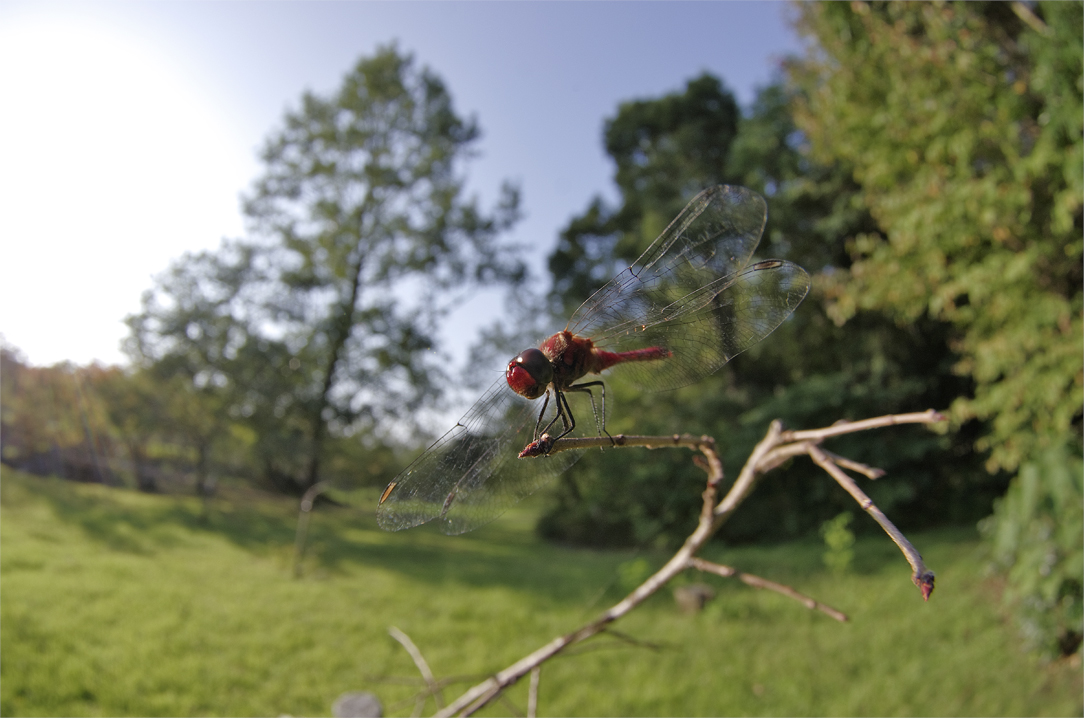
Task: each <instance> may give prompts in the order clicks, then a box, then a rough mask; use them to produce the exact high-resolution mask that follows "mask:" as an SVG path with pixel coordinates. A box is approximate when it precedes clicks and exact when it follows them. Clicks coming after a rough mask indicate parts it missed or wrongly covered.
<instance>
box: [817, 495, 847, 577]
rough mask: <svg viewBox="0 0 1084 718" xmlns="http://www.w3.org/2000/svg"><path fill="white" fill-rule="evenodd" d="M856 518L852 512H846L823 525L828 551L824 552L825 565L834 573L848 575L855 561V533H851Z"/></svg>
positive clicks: (822, 534)
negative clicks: (852, 523) (852, 522)
mask: <svg viewBox="0 0 1084 718" xmlns="http://www.w3.org/2000/svg"><path fill="white" fill-rule="evenodd" d="M853 520H854V516H852V515H851V512H850V511H844V512H843V513H841V514H840V515H839V516H836V517H835V518H834V519H830V520H828V521H825V522H824V524H822V525H821V536H822V537H823V538H824V545H825V546H827V547H828V550H827V551H825V552H824V565H825V566H827V567H828V568H829V569H831V571H832V573H837V574H839V573H847V572H848V571H849V570H850V569H851V563H852V562H853V561H854V532H853V531H851V529H850V526H851V521H853Z"/></svg>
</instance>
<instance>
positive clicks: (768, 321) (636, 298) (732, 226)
mask: <svg viewBox="0 0 1084 718" xmlns="http://www.w3.org/2000/svg"><path fill="white" fill-rule="evenodd" d="M766 218H767V206H766V205H765V202H764V199H763V198H762V197H761V196H760V195H758V194H756V193H755V192H752V191H751V190H748V189H745V188H744V187H731V186H718V187H713V188H711V189H708V190H705V191H704V192H701V193H700V194H698V195H697V196H696V197H694V198H693V200H692V201H691V202H689V204H688V206H686V207H685V209H684V210H682V211H681V214H679V215H678V216H677V218H676V219H675V220H674V221H673V222H671V223H670V226H669V227H667V228H666V230H665V231H664V232H663V233H662V235H660V236H659V238H658V239H656V240H655V241H654V242H653V243H652V245H651V246H650V247H648V248H647V251H645V252H644V253H643V254H642V255H641V256H640V258H639V259H638V260H636V262H635V263H634V264H633V265H632V266H631V267H629V268H628V269H626V270H624V271H623V272H621V273H620V274H618V275H617V276H616V277H614V278H613V279H612V280H611V281H610V282H609V283H608V284H606V286H604V287H602V288H601V289H599V290H598V291H597V292H595V293H594V294H593V295H592V296H591V298H590V299H588V300H587V301H586V302H584V303H583V304H582V305H581V306H580V308H579V309H577V310H576V312H575V314H573V315H572V318H571V319H570V320H569V322H568V325H567V326H566V327H565V329H564V330H563V331H560V332H557V333H556V334H554V335H553V336H551V337H549V338H548V339H546V340H545V341H544V342H542V343H541V345H540V346H539V347H538V348H537V349H527V350H525V351H524V352H522V353H521V354H520V355H519V356H517V357H515V358H514V359H513V360H512V361H510V362H509V363H508V368H507V370H506V372H505V376H504V378H502V379H498V380H497V382H496V383H495V384H494V385H493V386H491V387H490V388H489V390H488V391H487V392H486V393H485V394H484V395H483V396H482V398H481V399H479V400H478V401H477V402H476V403H475V405H474V406H472V407H471V408H470V410H469V411H468V412H467V414H466V416H464V417H463V418H462V419H460V420H459V422H458V423H457V424H456V425H455V426H454V427H452V429H451V430H450V431H448V433H446V434H445V435H444V436H442V437H440V438H439V439H437V441H436V442H435V443H434V444H433V445H432V446H430V447H429V449H428V450H426V451H425V453H423V454H422V455H421V456H419V457H418V458H417V459H416V460H415V461H414V462H413V463H412V464H410V466H408V467H407V468H406V469H404V470H403V472H402V473H401V474H399V475H398V476H397V477H395V479H393V480H392V482H391V483H390V484H388V486H387V488H386V489H384V493H383V494H382V495H381V497H380V505H379V507H378V508H377V522H378V523H379V524H380V527H381V528H383V529H386V530H388V531H398V530H400V529H405V528H410V527H412V526H417V525H419V524H423V523H426V522H428V521H433V520H439V521H440V522H441V524H442V526H441V528H442V529H443V531H444V532H445V533H447V534H459V533H464V532H467V531H470V530H472V529H475V528H478V527H479V526H481V525H483V524H486V523H489V522H490V521H492V520H493V519H495V518H496V517H497V516H499V515H500V514H501V513H503V512H504V510H505V509H506V508H508V507H509V506H511V505H512V504H514V503H516V502H517V501H519V500H521V499H523V498H524V497H526V496H528V495H529V494H532V493H534V492H535V491H536V490H537V489H538V488H539V487H541V486H542V485H543V484H544V483H546V482H547V481H549V480H550V479H552V478H553V477H554V476H556V475H557V474H559V473H561V472H562V471H564V470H565V469H567V468H568V467H569V466H571V465H572V464H573V463H574V462H575V461H576V460H577V459H578V458H579V457H580V455H581V454H582V453H583V451H584V450H583V449H580V450H569V451H560V452H556V453H554V454H551V455H548V456H541V457H538V458H517V454H519V453H520V450H521V449H524V448H525V447H528V446H529V445H530V446H531V447H533V448H534V449H535V451H534V452H527V451H525V452H524V454H527V453H539V452H538V451H537V447H538V446H539V445H540V443H541V445H542V446H544V447H548V446H550V445H551V444H550V442H551V441H553V440H555V439H556V438H560V437H561V436H564V435H566V434H569V433H571V432H572V431H574V429H575V427H576V421H575V419H574V418H573V416H572V409H571V406H570V405H569V402H568V397H567V396H566V395H567V394H570V393H587V394H588V395H589V396H590V399H591V407H592V412H593V414H594V416H595V425H594V426H592V427H591V429H592V430H594V431H597V432H598V434H599V435H601V433H602V431H604V426H603V422H604V420H605V414H606V409H605V403H606V402H605V392H604V387H603V385H602V382H601V381H589V382H583V383H576V382H578V381H579V380H580V379H582V378H584V377H585V376H587V375H589V374H599V373H601V372H602V371H605V370H606V369H609V368H610V367H614V366H621V367H622V369H621V371H622V372H623V373H626V374H628V375H630V376H631V378H632V379H633V380H634V381H635V382H636V383H637V384H639V385H640V386H642V387H644V388H645V389H648V390H653V391H662V390H666V389H675V388H677V387H680V386H685V385H687V384H692V383H693V382H695V381H698V380H699V379H701V378H703V377H704V376H706V375H708V374H711V373H712V372H714V371H716V370H717V369H719V367H721V366H723V365H724V364H726V363H727V362H728V361H730V360H731V359H733V358H734V357H735V356H736V355H737V354H739V353H741V352H743V351H745V350H746V349H748V348H749V347H751V346H753V345H754V344H756V343H757V342H759V341H760V340H761V339H763V338H764V337H766V336H768V335H769V334H771V333H772V331H773V330H774V329H775V328H776V327H778V326H779V325H780V324H782V323H783V321H784V320H785V319H786V318H787V317H788V316H790V315H791V313H792V312H793V311H794V310H795V308H796V307H797V306H798V305H799V304H800V303H801V301H802V299H804V298H805V295H806V293H807V292H808V291H809V275H808V274H806V272H805V270H803V269H802V268H801V267H799V266H797V265H795V264H791V263H790V262H785V261H783V260H779V259H770V260H765V261H760V262H756V263H754V264H749V261H750V259H751V257H752V255H753V251H754V250H755V249H756V247H757V244H758V243H759V242H760V235H761V233H762V232H763V231H764V222H765V220H766ZM596 388H597V389H599V390H600V394H601V398H602V414H601V416H602V418H601V419H600V418H599V413H598V411H596V410H595V408H596V407H595V399H594V394H593V393H592V390H593V389H596ZM543 396H544V397H545V400H544V401H543V404H542V409H541V411H540V412H536V411H535V405H534V404H532V403H531V400H533V399H538V398H540V397H543ZM558 422H560V430H559V432H558V433H557V436H556V437H553V436H550V435H549V433H548V432H550V430H551V429H554V427H555V426H556V425H557V423H558ZM540 439H541V442H540Z"/></svg>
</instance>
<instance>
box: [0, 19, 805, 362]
mask: <svg viewBox="0 0 1084 718" xmlns="http://www.w3.org/2000/svg"><path fill="white" fill-rule="evenodd" d="M791 12H792V9H791V8H790V6H789V5H785V4H782V3H774V2H751V3H750V2H689V3H686V2H665V3H663V2H460V1H457V0H446V1H444V2H420V1H419V2H327V3H325V2H273V3H272V2H216V3H209V2H208V3H203V2H199V3H196V2H168V1H163V2H154V3H134V2H95V1H93V0H89V1H83V2H78V3H58V2H14V1H12V0H0V98H2V99H0V107H2V108H3V111H2V112H0V337H2V338H3V341H4V342H5V344H6V345H7V346H9V347H10V346H14V347H16V348H17V349H19V350H20V351H21V353H22V354H23V356H24V357H25V358H26V359H27V360H28V361H29V362H30V363H32V364H35V365H49V364H53V363H56V362H60V361H64V360H69V361H72V362H75V363H78V364H86V363H89V362H92V361H98V362H102V363H125V362H126V358H125V356H124V355H123V353H122V352H121V341H122V339H123V338H124V337H125V336H126V335H127V328H126V326H125V325H124V323H123V320H124V317H125V316H127V315H129V314H133V313H136V312H138V311H139V309H140V297H141V294H142V293H143V292H144V291H146V290H147V289H149V288H150V287H151V286H152V285H153V277H154V276H155V275H158V274H160V273H162V272H164V271H165V270H166V269H167V268H168V266H169V264H170V262H171V261H173V260H176V259H177V258H179V257H181V256H182V255H183V254H184V253H185V252H194V251H200V250H207V249H214V248H215V247H217V246H218V245H219V243H220V242H221V240H222V239H223V238H237V237H241V236H244V233H245V224H244V220H243V217H242V214H241V211H240V197H241V195H242V193H244V192H245V191H246V190H247V189H248V188H249V186H250V185H251V183H252V181H253V180H254V179H255V178H256V177H257V176H258V175H259V172H260V164H259V161H258V150H259V148H260V146H261V144H262V143H263V141H264V139H265V138H266V137H267V136H268V135H269V134H270V133H271V132H272V131H273V130H275V129H276V128H277V127H279V126H280V124H281V120H282V117H283V114H284V112H285V111H286V110H287V109H289V108H293V107H296V106H297V104H298V101H299V99H300V97H301V94H302V93H303V92H304V91H306V90H309V91H313V92H316V93H318V94H325V95H326V94H330V93H331V92H332V91H334V90H335V89H336V88H337V86H338V84H339V82H340V81H341V79H342V77H343V75H345V74H346V73H347V72H348V71H349V70H350V69H351V68H352V67H353V65H354V64H355V63H356V62H357V61H358V59H359V58H360V57H362V56H366V55H371V54H372V53H373V52H374V50H375V49H376V48H377V47H379V46H381V45H386V44H388V43H390V42H397V43H398V46H399V49H400V50H401V51H406V52H410V53H412V54H413V55H414V56H415V58H416V60H417V62H418V63H419V64H422V65H427V66H428V67H430V68H431V69H432V70H433V71H435V72H436V73H437V74H438V75H440V76H441V77H442V78H443V79H444V81H445V83H446V85H447V87H448V88H449V90H450V92H451V94H452V97H453V99H454V101H455V106H456V109H457V111H458V112H459V113H460V114H461V115H463V116H473V117H475V118H477V120H478V122H479V124H480V126H481V128H482V131H483V134H482V139H481V141H480V142H479V143H478V145H477V149H478V150H479V153H480V154H479V157H478V158H477V159H476V160H474V161H473V162H471V163H470V164H469V165H468V166H467V168H466V170H467V175H468V180H469V181H468V190H469V191H470V192H471V193H474V194H477V195H478V196H479V197H480V198H481V200H482V202H483V206H489V205H492V203H493V201H495V199H496V198H497V195H498V192H497V190H498V188H499V186H500V184H501V182H502V180H504V179H510V180H513V181H515V182H517V183H518V184H519V186H520V187H521V189H522V192H523V197H522V199H523V205H522V207H523V210H524V212H525V219H524V220H523V221H521V222H520V223H519V224H517V225H516V227H515V229H514V230H513V232H512V233H511V236H510V239H512V240H513V241H517V242H519V243H523V244H525V245H527V246H528V247H529V248H530V249H529V250H528V251H529V253H530V255H531V256H529V257H527V259H528V260H529V261H530V263H531V264H532V266H533V267H534V269H535V271H536V272H537V273H539V274H541V273H542V272H543V266H544V265H543V262H544V258H545V256H546V255H547V254H548V253H549V251H550V250H551V249H552V248H553V246H554V244H555V242H556V239H557V235H558V232H559V231H560V229H561V228H562V227H563V226H564V225H565V224H567V222H568V220H569V219H570V218H571V217H572V216H574V215H576V214H578V213H580V212H582V211H583V210H584V209H585V208H586V206H587V205H588V203H589V201H590V200H591V198H592V197H594V196H595V195H598V194H601V195H603V196H605V197H609V198H611V199H613V198H615V197H616V195H615V191H614V189H613V183H612V175H613V170H614V167H613V165H612V163H611V162H610V161H609V159H608V158H607V157H606V155H605V153H604V151H603V148H602V130H603V123H604V122H605V120H606V118H608V117H611V116H613V114H614V113H615V111H616V109H617V106H618V104H619V103H621V102H623V101H628V100H632V99H649V98H654V97H659V96H661V95H663V94H666V93H670V92H675V91H681V90H682V89H683V88H684V85H685V82H686V81H687V80H689V79H691V78H693V77H695V76H697V75H699V74H700V73H701V72H704V71H708V72H711V73H713V74H715V75H716V76H718V77H720V78H722V79H723V81H724V83H725V84H726V85H727V87H729V88H730V89H731V90H732V91H733V92H734V94H735V96H736V97H737V99H738V101H739V103H741V104H742V105H743V106H747V105H748V104H749V103H750V102H751V100H752V99H753V97H754V95H755V91H756V88H757V87H758V86H763V85H765V84H767V83H769V82H770V81H771V80H772V79H773V78H774V77H775V76H776V74H777V72H778V68H779V63H780V60H781V59H782V58H783V57H785V56H786V55H788V54H797V53H799V52H800V51H801V49H802V44H801V41H800V40H799V38H798V36H797V35H796V33H795V32H794V31H793V30H792V29H791V27H790V25H789V22H788V18H789V16H790V13H791ZM498 311H499V302H494V301H492V298H486V297H484V296H479V297H477V298H476V299H475V300H474V301H471V302H468V303H467V304H466V305H465V306H464V307H462V308H461V309H460V311H459V312H458V313H457V314H456V316H454V317H452V318H451V319H450V320H449V330H448V331H449V335H450V336H451V337H454V336H455V335H462V334H463V333H468V334H471V340H473V332H474V331H475V330H476V328H477V327H479V326H481V325H483V324H487V323H489V321H490V320H491V319H492V318H493V317H494V316H495V313H496V312H498ZM450 341H451V342H452V343H455V340H454V338H451V339H450ZM468 343H469V342H460V343H459V344H460V345H461V346H465V345H466V344H468Z"/></svg>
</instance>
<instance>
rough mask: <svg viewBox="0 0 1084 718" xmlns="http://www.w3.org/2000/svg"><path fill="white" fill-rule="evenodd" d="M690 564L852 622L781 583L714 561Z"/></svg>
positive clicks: (828, 607) (695, 560) (698, 559)
mask: <svg viewBox="0 0 1084 718" xmlns="http://www.w3.org/2000/svg"><path fill="white" fill-rule="evenodd" d="M689 564H690V565H691V567H692V568H695V569H697V570H699V571H704V572H706V573H713V574H715V575H716V576H722V577H723V578H737V579H738V580H739V581H741V582H742V583H744V584H745V585H747V586H752V587H753V588H763V589H767V590H769V591H775V592H776V593H779V594H782V595H784V596H786V597H787V598H793V599H794V600H795V601H798V602H799V603H801V604H803V605H804V606H805V607H806V608H809V609H812V610H815V611H820V612H821V613H824V614H827V615H829V616H831V617H832V618H834V619H836V620H837V621H839V622H840V623H845V622H846V621H848V620H850V619H848V618H847V614H845V613H843V612H842V611H837V610H836V609H834V608H832V607H831V606H828V605H825V604H823V603H821V602H820V601H817V600H815V599H812V598H810V597H809V596H806V595H805V594H804V593H800V592H798V591H795V590H794V589H793V588H791V587H790V586H785V585H783V584H781V583H776V582H775V581H769V580H768V579H766V578H761V577H760V576H754V575H753V574H751V573H745V572H743V571H739V570H737V569H736V568H733V567H731V566H724V565H722V564H718V563H714V562H712V561H705V560H704V559H702V558H694V559H692V560H691V561H690V562H689Z"/></svg>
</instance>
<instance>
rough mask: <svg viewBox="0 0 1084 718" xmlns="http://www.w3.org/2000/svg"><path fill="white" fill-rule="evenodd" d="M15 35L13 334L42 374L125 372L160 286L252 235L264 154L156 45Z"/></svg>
mask: <svg viewBox="0 0 1084 718" xmlns="http://www.w3.org/2000/svg"><path fill="white" fill-rule="evenodd" d="M5 25H6V26H5V27H0V97H2V98H3V104H4V112H3V113H0V168H2V169H0V249H2V263H3V268H4V269H3V274H2V281H0V333H3V336H4V338H5V339H6V340H7V341H8V342H10V343H12V344H14V345H15V346H17V347H19V348H20V349H22V350H23V351H24V352H25V353H26V355H27V356H28V358H29V360H30V361H31V362H33V363H35V364H49V363H53V362H56V361H61V360H63V359H70V360H73V361H76V362H80V363H83V362H88V361H91V360H93V359H99V360H103V361H107V362H118V361H121V360H122V355H121V354H120V351H119V342H120V340H121V338H122V337H123V336H124V335H125V334H126V328H125V327H124V325H123V324H122V320H123V318H124V316H125V315H127V314H129V313H133V312H136V311H138V309H139V298H140V294H141V293H142V292H143V291H144V290H145V289H147V288H149V287H150V286H151V276H152V275H155V274H158V273H160V272H162V271H164V270H165V269H166V267H167V265H168V263H169V261H170V260H171V259H173V258H176V257H178V256H180V254H182V253H183V252H184V251H185V250H189V249H198V248H210V247H214V246H216V245H217V244H218V242H219V240H220V239H221V238H222V237H223V236H237V235H238V234H240V232H241V229H242V223H241V217H240V213H239V208H238V192H239V191H240V190H242V189H243V188H244V186H245V185H246V184H247V181H248V179H249V178H250V177H251V176H253V174H254V167H255V161H254V158H253V157H252V155H253V153H252V151H251V149H250V147H249V146H248V145H249V143H246V142H243V141H238V140H237V138H236V137H234V136H233V135H234V134H235V133H233V132H232V131H231V127H230V122H229V119H228V117H226V116H225V115H227V114H228V113H226V112H224V111H223V110H222V109H220V108H216V107H214V106H213V105H212V103H211V102H210V101H209V100H207V99H206V97H205V96H204V95H205V94H206V93H201V90H200V87H199V86H198V85H197V84H196V83H195V82H194V80H195V79H196V78H189V77H187V76H186V74H185V72H184V71H183V67H181V68H177V67H175V66H173V65H171V64H170V63H169V58H168V57H166V56H164V53H162V52H161V51H159V50H158V49H157V48H156V47H155V46H153V45H152V44H151V43H150V42H149V41H147V40H145V39H142V38H136V37H131V36H129V35H126V34H125V33H124V32H123V31H122V30H120V29H118V28H113V27H106V26H103V25H100V24H96V23H94V22H93V21H85V20H84V21H77V20H74V19H72V18H61V17H58V16H56V15H39V16H34V17H28V18H21V19H16V21H15V22H8V23H5ZM103 322H104V323H105V325H106V326H108V327H112V331H111V332H109V336H102V333H103V332H102V330H101V328H102V326H103Z"/></svg>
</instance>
